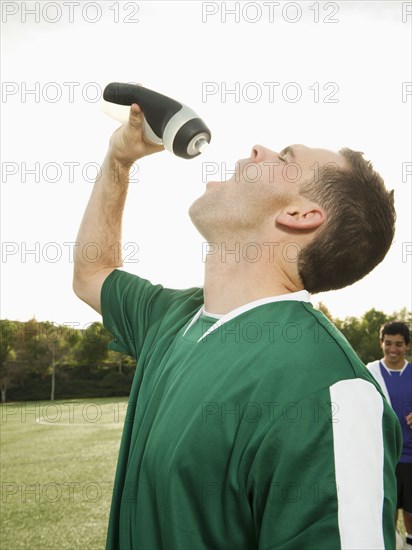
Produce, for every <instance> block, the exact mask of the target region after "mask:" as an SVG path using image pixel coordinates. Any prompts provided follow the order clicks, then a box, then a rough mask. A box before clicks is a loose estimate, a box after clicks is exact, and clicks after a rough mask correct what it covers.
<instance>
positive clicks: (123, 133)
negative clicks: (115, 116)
mask: <svg viewBox="0 0 412 550" xmlns="http://www.w3.org/2000/svg"><path fill="white" fill-rule="evenodd" d="M163 150H164V147H163V145H155V144H154V143H151V142H150V141H148V140H147V139H146V138H145V136H144V134H143V113H142V110H141V108H140V107H139V105H137V103H133V105H132V106H131V107H130V115H129V122H128V123H127V124H123V126H120V128H118V129H117V130H116V131H115V132H114V134H113V135H112V137H111V138H110V146H109V153H110V155H111V157H112V158H113V159H114V160H115V161H116V162H119V163H120V164H121V165H122V166H124V167H130V166H132V164H133V163H134V162H136V160H138V159H140V158H142V157H145V156H147V155H152V154H153V153H157V152H159V151H163Z"/></svg>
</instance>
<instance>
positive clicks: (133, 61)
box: [1, 1, 412, 327]
mask: <svg viewBox="0 0 412 550" xmlns="http://www.w3.org/2000/svg"><path fill="white" fill-rule="evenodd" d="M1 4H2V34H3V38H2V92H3V94H2V103H1V108H2V113H1V114H2V191H1V199H2V212H1V213H2V218H1V238H2V260H1V271H2V288H1V299H2V307H1V317H2V318H9V319H18V320H21V321H25V320H28V319H29V318H31V317H32V316H35V317H36V318H37V319H38V320H51V321H55V322H57V323H73V324H74V325H75V326H78V327H81V326H84V325H85V324H86V323H89V322H92V321H94V320H100V317H99V316H98V315H97V314H95V313H94V312H93V311H92V310H91V309H90V308H88V307H87V306H86V305H84V304H83V303H82V302H80V301H79V300H78V299H77V298H76V296H75V295H74V294H73V292H72V290H71V278H72V268H73V264H72V253H73V245H69V244H67V243H73V242H74V241H75V239H76V234H77V229H78V226H79V223H80V220H81V217H82V213H83V210H84V208H85V206H86V203H87V200H88V197H89V195H90V192H91V189H92V185H93V183H92V180H93V178H94V175H95V173H96V172H95V168H94V165H95V164H96V163H98V164H100V163H101V162H102V160H103V158H104V155H105V152H106V149H107V144H108V140H109V137H110V135H111V133H112V132H113V131H114V130H115V129H116V128H117V126H118V123H117V122H116V121H114V120H112V119H110V118H108V117H107V116H106V115H103V114H102V113H101V105H100V102H99V101H95V97H96V96H97V95H98V94H99V93H100V91H101V90H103V89H104V87H105V85H106V84H107V83H109V82H112V81H121V82H130V81H134V82H141V83H142V84H144V85H145V86H146V87H148V88H152V89H154V90H157V91H159V92H161V93H164V94H166V95H169V96H171V97H173V98H175V99H179V100H181V101H182V102H184V103H186V104H187V105H189V106H190V107H192V108H193V109H194V110H195V111H197V112H198V113H199V115H200V116H201V117H202V118H203V119H204V120H205V121H206V123H207V124H208V125H209V127H210V128H211V130H212V136H213V138H212V143H211V145H210V147H209V148H208V149H207V151H206V152H205V153H204V154H203V155H201V156H200V157H197V158H196V159H193V160H190V161H186V160H183V159H179V158H177V157H174V156H173V155H171V154H169V153H167V152H164V153H162V154H161V155H154V156H152V157H150V158H147V159H144V161H143V162H142V163H141V165H140V166H139V170H138V172H137V173H136V178H137V179H138V180H139V181H138V182H134V183H132V184H131V187H130V192H129V197H128V202H127V208H126V212H125V217H124V230H123V242H124V243H125V244H126V243H128V244H127V246H128V248H127V250H126V254H128V255H129V257H130V260H131V259H137V260H138V263H135V262H132V261H130V260H129V261H127V262H126V263H125V267H124V268H125V269H126V270H128V271H131V272H134V273H137V274H140V275H142V276H143V277H146V278H149V279H150V280H151V281H152V282H154V283H157V282H160V283H162V284H164V285H165V286H169V287H174V288H186V287H188V286H197V285H201V284H202V280H203V263H202V239H201V237H200V236H199V235H198V234H197V232H196V230H195V229H194V228H193V226H192V225H191V222H190V220H189V217H188V215H187V209H188V207H189V205H190V204H191V202H192V201H193V200H194V199H195V198H196V197H197V196H199V195H200V194H202V193H203V190H204V186H205V182H206V181H207V179H206V178H205V177H204V171H205V170H206V168H209V169H210V168H211V167H212V166H213V164H212V163H215V166H216V167H217V169H218V173H217V175H215V176H214V179H218V178H219V176H220V175H221V174H222V168H223V169H225V168H226V169H227V170H230V169H232V168H233V166H234V163H235V161H236V160H237V159H239V158H244V157H246V156H248V155H249V152H250V149H251V147H252V145H254V144H255V143H261V144H263V145H265V146H267V147H270V148H272V149H274V150H280V149H281V148H283V147H284V146H286V145H289V144H291V143H304V144H306V145H309V146H319V147H326V148H329V149H338V148H340V147H343V146H348V147H351V148H353V149H357V150H361V151H364V152H365V156H366V158H368V159H370V160H372V161H373V163H374V166H375V168H376V169H377V170H378V171H379V172H380V173H381V175H382V176H383V177H384V179H385V181H386V183H387V185H388V187H389V188H394V189H395V197H396V208H397V213H398V221H397V232H396V240H395V242H394V244H393V246H392V249H391V250H390V252H389V253H388V255H387V257H386V259H385V260H384V261H383V262H382V264H380V266H378V268H376V269H375V270H374V272H373V273H372V274H370V275H369V276H367V277H366V278H365V279H363V280H362V281H360V282H359V283H357V284H355V285H352V286H351V287H349V288H346V289H343V290H341V291H337V292H331V293H325V294H319V295H315V296H314V297H313V301H314V303H317V302H318V301H320V300H321V301H323V302H324V303H325V304H326V305H327V307H328V308H329V309H330V311H331V313H332V315H334V316H337V317H341V318H343V317H345V316H348V315H359V316H360V315H362V314H363V313H364V312H365V311H367V310H368V309H370V308H372V307H375V308H376V309H380V310H383V311H386V312H387V313H391V312H392V311H394V310H398V309H400V308H402V307H405V306H406V307H408V308H411V307H412V304H411V289H410V279H411V264H412V245H411V244H410V243H411V241H412V237H411V207H410V204H411V183H412V175H409V176H407V175H406V174H403V169H404V170H405V169H406V168H407V163H411V123H410V120H411V118H410V117H411V104H412V85H404V93H405V92H407V91H409V92H410V95H406V93H405V95H404V97H403V96H402V88H403V84H402V83H407V82H409V83H410V82H411V80H412V78H411V72H410V65H411V59H410V51H411V48H410V47H411V22H412V13H411V15H409V16H408V15H407V14H406V13H405V12H407V11H410V12H412V5H411V3H410V2H374V1H367V2H312V1H310V2H279V3H278V2H269V3H268V2H259V3H258V2H240V3H239V2H237V3H236V2H200V1H186V2H173V1H169V2H156V1H151V2H141V1H138V2H115V1H108V2H81V3H80V2H70V1H67V2H37V3H35V2H6V1H3V2H1ZM36 6H37V7H36ZM233 9H235V10H236V9H237V10H238V13H239V18H238V21H236V19H235V15H230V14H229V13H226V12H227V11H228V10H233ZM30 10H35V12H36V15H33V14H30V13H28V12H29V11H30ZM403 10H404V14H402V11H403ZM214 12H215V13H214ZM225 14H226V15H225ZM59 16H60V19H59ZM127 18H129V22H126V21H125V19H127ZM316 18H318V19H319V22H317V23H316V22H315V19H316ZM36 19H37V20H36ZM58 19H59V20H58ZM202 19H203V20H202ZM325 19H329V20H336V21H337V22H335V23H327V22H325ZM403 19H404V20H405V21H406V22H403ZM293 20H295V22H292V21H293ZM52 21H55V22H54V23H53V22H52ZM93 21H95V22H93ZM253 21H255V22H253ZM268 82H277V83H279V85H276V86H274V85H273V87H272V90H274V96H273V97H271V95H270V89H271V87H270V85H268V84H266V85H265V84H264V83H268ZM293 82H294V83H295V84H294V85H291V84H290V83H293ZM53 83H54V84H53ZM65 83H66V84H65ZM69 83H76V84H69ZM206 83H209V84H206ZM236 83H238V84H237V86H239V93H240V95H239V97H238V98H236V97H235V96H234V95H233V94H231V95H226V96H225V95H224V90H225V89H227V90H230V89H234V88H235V86H236ZM251 83H254V84H251ZM315 83H318V84H315ZM328 83H333V84H328ZM206 85H207V86H208V89H209V90H210V89H212V88H213V89H215V90H216V91H217V93H216V94H215V95H208V96H206V95H205V93H204V90H205V87H206ZM316 87H318V91H319V98H318V101H317V102H316V101H315V92H316ZM324 87H325V89H324ZM29 90H37V91H36V93H31V94H30V93H28V91H29ZM296 90H300V92H301V99H300V100H299V101H296V102H292V101H288V98H289V99H293V98H294V94H295V93H296ZM202 91H203V93H202ZM282 91H283V94H284V95H285V97H283V95H282ZM222 93H223V95H222ZM56 94H60V96H61V97H57V96H56ZM256 94H260V95H261V97H260V99H259V100H257V101H254V99H255V97H256ZM287 94H289V95H287ZM329 94H330V95H329ZM328 95H329V98H330V99H337V100H338V101H337V102H333V103H332V102H329V103H328V102H325V101H324V99H326V97H327V96H328ZM55 99H56V100H55ZM36 163H38V164H37V168H36ZM70 167H71V169H70ZM409 169H411V168H409ZM27 170H35V171H36V170H37V172H38V176H37V175H36V174H35V173H33V172H27ZM13 172H15V173H13ZM209 179H211V177H210V178H209ZM36 180H37V181H36ZM53 180H55V181H53ZM202 180H203V181H202ZM65 243H66V244H65ZM137 247H138V249H137ZM29 250H32V251H34V253H32V254H29V253H28V251H29ZM408 251H409V255H408V254H407V253H408Z"/></svg>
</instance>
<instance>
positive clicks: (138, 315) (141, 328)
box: [101, 269, 203, 358]
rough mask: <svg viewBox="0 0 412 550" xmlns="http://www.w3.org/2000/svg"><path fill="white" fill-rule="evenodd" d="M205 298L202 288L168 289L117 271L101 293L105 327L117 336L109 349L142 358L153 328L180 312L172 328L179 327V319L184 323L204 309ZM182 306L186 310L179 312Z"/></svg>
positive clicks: (105, 283) (106, 282)
mask: <svg viewBox="0 0 412 550" xmlns="http://www.w3.org/2000/svg"><path fill="white" fill-rule="evenodd" d="M202 295H203V294H202V291H201V289H198V288H193V289H187V290H174V289H167V288H164V287H163V286H162V285H153V284H152V283H151V282H150V281H148V280H147V279H144V278H142V277H138V276H137V275H134V274H131V273H127V272H125V271H121V270H118V269H115V270H114V271H113V272H112V273H110V275H109V276H108V277H107V278H106V280H105V281H104V283H103V286H102V290H101V309H102V316H103V325H104V326H105V327H106V328H107V330H108V331H109V332H110V333H111V334H112V336H113V340H112V342H111V343H110V344H109V348H110V349H112V350H113V351H119V352H121V353H125V354H126V355H130V356H132V357H135V358H138V356H139V355H140V351H141V349H142V346H143V344H144V342H145V340H146V338H147V335H148V333H149V331H150V330H151V329H153V327H156V326H159V325H160V324H161V322H162V321H163V320H164V319H165V317H167V315H168V313H170V311H173V312H176V319H171V323H172V324H176V323H178V321H179V319H181V320H182V321H184V320H185V318H186V317H185V316H186V315H191V314H192V313H193V312H194V311H196V308H199V307H200V305H201V303H202ZM182 304H183V307H180V308H179V305H180V306H182ZM172 317H173V316H172ZM152 332H153V331H152Z"/></svg>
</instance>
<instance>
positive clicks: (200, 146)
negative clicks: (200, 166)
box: [195, 137, 209, 153]
mask: <svg viewBox="0 0 412 550" xmlns="http://www.w3.org/2000/svg"><path fill="white" fill-rule="evenodd" d="M208 145H209V142H208V141H207V140H206V139H205V138H204V137H202V138H200V139H198V140H197V141H196V143H195V148H196V149H197V150H198V151H199V152H200V153H204V151H205V150H206V148H207V146H208Z"/></svg>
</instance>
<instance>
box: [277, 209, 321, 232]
mask: <svg viewBox="0 0 412 550" xmlns="http://www.w3.org/2000/svg"><path fill="white" fill-rule="evenodd" d="M325 220H326V214H325V211H324V210H323V209H322V208H320V207H319V206H315V207H314V206H313V205H311V206H310V207H307V208H302V206H297V205H289V206H288V207H286V208H284V209H283V210H282V211H281V212H280V213H279V214H278V216H277V218H276V222H277V223H279V224H280V225H283V226H285V227H288V228H289V229H302V230H304V229H317V228H318V227H320V226H321V225H322V224H323V223H324V222H325Z"/></svg>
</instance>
